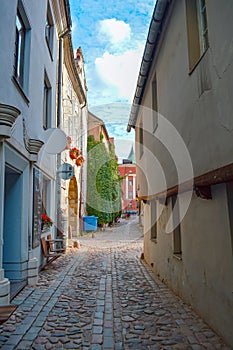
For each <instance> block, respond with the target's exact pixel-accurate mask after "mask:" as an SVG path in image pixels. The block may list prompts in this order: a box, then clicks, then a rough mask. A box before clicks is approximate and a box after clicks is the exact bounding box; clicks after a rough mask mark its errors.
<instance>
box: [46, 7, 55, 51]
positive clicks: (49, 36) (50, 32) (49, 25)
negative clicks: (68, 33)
mask: <svg viewBox="0 0 233 350" xmlns="http://www.w3.org/2000/svg"><path fill="white" fill-rule="evenodd" d="M53 37H54V21H53V16H52V11H51V8H50V4H49V1H48V3H47V11H46V19H45V41H46V43H47V46H48V49H49V53H50V56H51V58H52V55H53Z"/></svg>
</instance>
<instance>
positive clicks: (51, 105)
mask: <svg viewBox="0 0 233 350" xmlns="http://www.w3.org/2000/svg"><path fill="white" fill-rule="evenodd" d="M0 17H1V21H0V31H1V33H2V34H3V33H4V35H2V41H1V43H2V54H1V58H0V81H1V90H0V167H1V172H0V188H1V191H0V305H3V304H7V303H9V300H10V296H11V297H12V296H14V293H15V292H17V290H19V289H20V288H22V286H24V285H25V284H27V283H29V284H34V283H35V282H36V281H37V276H38V270H39V269H40V267H42V266H43V264H44V262H45V259H44V257H43V256H42V254H41V247H40V238H41V237H43V236H45V235H46V232H45V231H44V230H43V229H42V214H44V215H47V216H48V217H50V218H51V219H52V221H53V222H54V225H53V226H52V227H51V228H50V232H51V233H54V230H55V226H56V198H55V193H56V169H57V168H56V154H57V153H59V152H61V151H62V150H63V149H64V148H65V145H66V137H65V134H64V133H63V132H61V131H60V130H59V129H57V127H58V114H59V113H58V110H57V104H56V100H57V71H58V66H59V53H60V47H59V43H60V41H62V40H63V39H62V38H63V36H64V35H65V33H68V32H69V31H70V25H71V22H70V14H69V6H68V2H67V1H63V0H60V1H59V0H51V1H50V0H42V1H39V2H35V1H30V0H18V1H17V0H13V1H5V0H4V1H2V2H1V15H0ZM3 83H4V86H3Z"/></svg>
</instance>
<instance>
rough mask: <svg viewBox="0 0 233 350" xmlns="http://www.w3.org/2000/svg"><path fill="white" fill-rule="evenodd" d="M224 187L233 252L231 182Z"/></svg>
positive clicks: (232, 188) (232, 192) (232, 183)
mask: <svg viewBox="0 0 233 350" xmlns="http://www.w3.org/2000/svg"><path fill="white" fill-rule="evenodd" d="M226 189H227V201H228V213H229V222H230V230H231V249H232V254H233V182H229V183H227V184H226Z"/></svg>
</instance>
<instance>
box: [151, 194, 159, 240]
mask: <svg viewBox="0 0 233 350" xmlns="http://www.w3.org/2000/svg"><path fill="white" fill-rule="evenodd" d="M153 213H154V214H155V215H154V216H153ZM152 218H153V220H152ZM154 219H155V221H154ZM150 240H151V241H153V242H154V243H157V240H158V225H157V201H156V200H151V201H150Z"/></svg>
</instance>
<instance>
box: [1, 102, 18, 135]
mask: <svg viewBox="0 0 233 350" xmlns="http://www.w3.org/2000/svg"><path fill="white" fill-rule="evenodd" d="M19 115H20V110H19V109H18V108H16V107H13V106H10V105H5V104H2V103H0V137H1V138H8V137H11V128H12V126H13V124H14V123H15V121H16V119H17V118H18V116H19Z"/></svg>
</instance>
